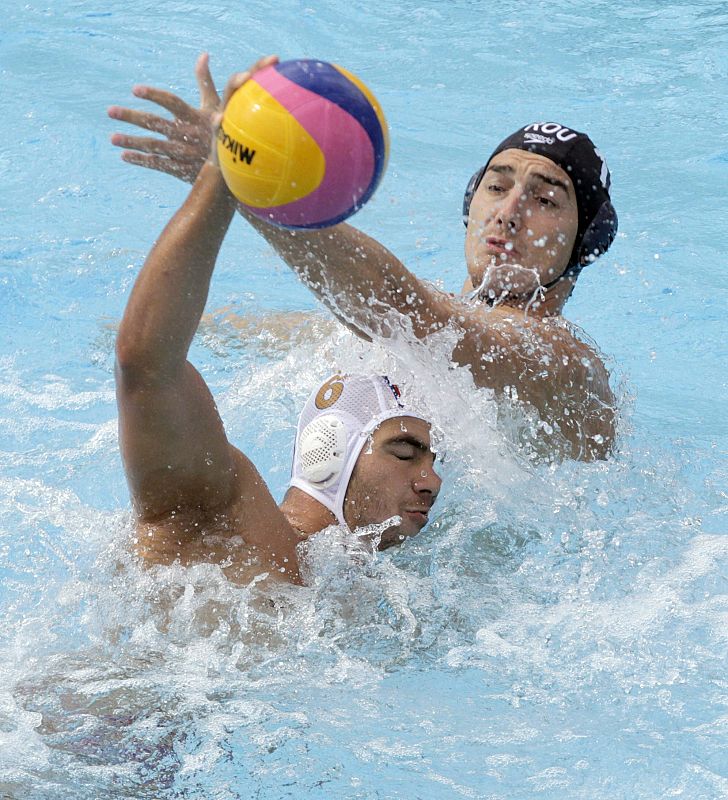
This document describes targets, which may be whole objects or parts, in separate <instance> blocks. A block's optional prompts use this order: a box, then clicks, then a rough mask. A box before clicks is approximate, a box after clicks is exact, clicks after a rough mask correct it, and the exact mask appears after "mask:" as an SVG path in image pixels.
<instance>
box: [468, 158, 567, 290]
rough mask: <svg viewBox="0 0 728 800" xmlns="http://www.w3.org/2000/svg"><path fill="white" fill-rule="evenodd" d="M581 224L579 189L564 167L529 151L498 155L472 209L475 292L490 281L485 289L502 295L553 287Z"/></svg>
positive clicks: (470, 231) (471, 271) (470, 245)
mask: <svg viewBox="0 0 728 800" xmlns="http://www.w3.org/2000/svg"><path fill="white" fill-rule="evenodd" d="M578 225H579V214H578V209H577V204H576V195H575V194H574V187H573V184H572V182H571V179H570V178H569V176H568V175H567V174H566V172H565V171H564V170H563V169H561V167H559V166H557V165H556V164H554V162H553V161H550V160H549V159H548V158H546V157H545V156H540V155H537V154H536V153H529V152H526V151H525V150H504V151H503V152H502V153H498V155H497V156H495V158H493V160H492V161H491V162H490V164H489V165H488V170H487V172H486V173H485V175H484V176H483V180H482V181H481V182H480V186H479V187H478V190H477V191H476V193H475V196H474V197H473V201H472V203H471V206H470V216H469V218H468V231H467V235H466V239H465V256H466V260H467V263H468V273H469V275H470V279H471V282H472V284H473V287H474V288H477V287H478V286H480V285H481V284H482V283H483V278H484V276H485V277H486V283H485V285H484V286H483V288H484V289H485V290H488V289H492V290H493V291H494V292H495V294H496V296H499V295H500V294H502V293H503V292H504V291H509V290H510V291H511V292H512V293H515V294H522V293H526V292H527V291H534V290H535V289H536V288H537V286H538V283H540V284H542V285H543V284H546V283H549V281H552V280H554V278H557V277H558V276H559V275H561V274H562V273H563V272H564V270H565V269H566V267H567V265H568V263H569V257H570V255H571V252H572V250H573V247H574V241H575V240H576V232H577V229H578ZM519 267H520V268H521V269H519ZM489 268H490V269H489ZM524 268H525V269H524ZM534 270H535V272H534ZM537 276H538V282H537V281H536V277H537ZM509 285H510V289H509Z"/></svg>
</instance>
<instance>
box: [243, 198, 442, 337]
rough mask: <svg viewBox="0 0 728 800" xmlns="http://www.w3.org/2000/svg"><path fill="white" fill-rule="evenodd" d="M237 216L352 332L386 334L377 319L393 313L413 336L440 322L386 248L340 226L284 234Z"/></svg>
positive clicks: (420, 288) (411, 277)
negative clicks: (404, 320)
mask: <svg viewBox="0 0 728 800" xmlns="http://www.w3.org/2000/svg"><path fill="white" fill-rule="evenodd" d="M240 213H241V214H242V215H243V216H244V217H245V218H246V219H247V220H248V221H249V222H250V224H251V225H252V226H253V227H254V228H255V229H256V230H257V231H258V232H259V233H260V234H261V235H262V236H263V237H265V239H266V240H267V241H268V243H269V244H270V245H271V246H272V247H273V248H274V249H275V250H276V252H277V253H278V254H279V255H280V257H281V258H282V259H283V260H284V261H285V262H286V263H287V264H288V265H289V266H290V267H291V268H292V269H293V270H294V271H295V272H296V274H297V275H298V276H299V277H300V278H301V279H302V280H303V282H304V283H305V284H306V285H307V286H308V287H309V288H310V289H311V290H312V291H313V292H314V294H316V296H317V297H318V298H319V299H320V300H322V301H323V302H324V304H325V305H327V306H328V307H329V308H330V309H331V310H332V311H333V312H334V313H335V314H337V316H340V317H342V318H343V319H344V321H345V322H347V323H349V324H350V325H352V326H353V327H354V328H355V329H357V331H358V332H360V333H361V332H374V333H376V334H379V335H382V334H384V335H386V334H387V330H386V328H383V326H382V324H381V320H382V316H383V315H384V314H386V313H387V312H388V311H389V310H391V309H393V310H395V311H398V312H399V313H401V314H403V315H406V316H408V317H409V318H410V319H411V320H412V323H413V326H414V331H415V334H416V335H417V336H425V335H427V333H430V332H431V331H432V330H436V329H437V328H438V327H441V326H442V325H443V324H446V322H447V320H446V319H441V318H440V317H441V316H442V315H441V313H440V309H438V308H437V307H436V304H434V303H432V302H430V300H431V298H430V297H429V291H428V289H427V287H426V285H425V284H423V283H422V281H420V280H419V279H418V278H417V277H416V276H415V275H413V274H412V273H411V272H410V271H409V270H408V269H407V268H406V267H405V266H404V265H403V264H402V262H401V261H399V259H398V258H397V257H396V256H394V255H393V254H392V253H391V252H390V251H389V250H387V248H386V247H384V246H383V245H381V244H380V243H379V242H377V241H376V240H374V239H372V238H371V237H369V236H367V235H366V234H365V233H362V232H361V231H359V230H357V229H356V228H353V227H351V226H350V225H346V224H344V223H342V224H340V225H336V226H334V227H332V228H324V229H321V230H295V231H294V230H287V229H284V228H278V227H275V226H273V225H268V224H266V223H265V222H262V221H261V220H259V219H258V218H257V217H254V216H253V215H252V214H250V213H249V212H247V211H246V210H245V208H244V207H241V208H240Z"/></svg>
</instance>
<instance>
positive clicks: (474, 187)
mask: <svg viewBox="0 0 728 800" xmlns="http://www.w3.org/2000/svg"><path fill="white" fill-rule="evenodd" d="M485 170H486V167H481V168H480V169H479V170H478V171H477V172H476V173H475V175H473V177H472V178H471V179H470V180H469V181H468V186H467V189H465V195H464V197H463V225H465V227H466V228H467V227H468V217H469V216H470V204H471V203H472V202H473V195H474V194H475V193H476V192H477V191H478V186H480V182H481V181H482V180H483V175H485Z"/></svg>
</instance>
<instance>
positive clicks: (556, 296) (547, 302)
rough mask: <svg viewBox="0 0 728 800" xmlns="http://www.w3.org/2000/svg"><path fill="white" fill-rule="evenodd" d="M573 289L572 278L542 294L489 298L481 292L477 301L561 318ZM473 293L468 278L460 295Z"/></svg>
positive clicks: (539, 316)
mask: <svg viewBox="0 0 728 800" xmlns="http://www.w3.org/2000/svg"><path fill="white" fill-rule="evenodd" d="M573 288H574V281H573V279H572V278H562V279H561V280H560V281H559V282H558V283H556V284H555V285H554V286H551V287H550V288H548V289H546V290H544V291H542V292H538V291H536V292H529V293H527V294H522V295H521V294H510V293H508V294H505V295H504V296H501V297H495V298H491V297H489V296H488V294H487V291H483V292H481V293H480V294H479V295H478V296H477V299H478V300H479V301H480V302H482V303H484V304H485V305H488V306H491V307H494V306H503V307H505V308H513V309H518V310H519V311H522V312H523V313H524V314H526V313H527V314H529V315H531V316H534V317H537V318H539V319H544V318H546V317H558V316H561V313H562V311H563V310H564V305H565V304H566V301H567V300H568V298H569V296H570V295H571V292H572V290H573ZM473 292H474V287H473V283H472V281H471V279H470V278H468V279H467V280H466V281H465V283H464V284H463V289H462V294H463V295H464V296H467V295H471V296H472V294H473Z"/></svg>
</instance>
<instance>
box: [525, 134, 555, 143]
mask: <svg viewBox="0 0 728 800" xmlns="http://www.w3.org/2000/svg"><path fill="white" fill-rule="evenodd" d="M555 141H556V139H554V138H553V137H552V136H541V134H540V133H527V134H525V135H524V137H523V143H524V144H553V143H554V142H555Z"/></svg>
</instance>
